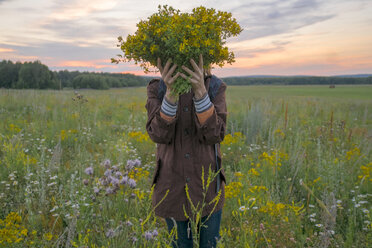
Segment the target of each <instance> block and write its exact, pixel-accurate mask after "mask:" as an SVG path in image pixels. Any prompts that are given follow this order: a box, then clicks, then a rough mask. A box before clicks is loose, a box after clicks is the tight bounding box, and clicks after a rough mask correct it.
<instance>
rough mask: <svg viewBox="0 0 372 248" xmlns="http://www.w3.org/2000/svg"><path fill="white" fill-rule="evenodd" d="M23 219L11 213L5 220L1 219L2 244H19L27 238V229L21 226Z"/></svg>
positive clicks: (0, 233) (0, 242)
mask: <svg viewBox="0 0 372 248" xmlns="http://www.w3.org/2000/svg"><path fill="white" fill-rule="evenodd" d="M21 222H22V218H21V216H19V215H18V213H16V212H10V213H9V214H8V215H7V216H6V217H5V219H4V220H2V219H0V244H3V243H5V244H12V243H19V242H21V241H22V240H24V238H25V237H27V233H28V231H27V229H26V228H25V227H24V226H22V225H21Z"/></svg>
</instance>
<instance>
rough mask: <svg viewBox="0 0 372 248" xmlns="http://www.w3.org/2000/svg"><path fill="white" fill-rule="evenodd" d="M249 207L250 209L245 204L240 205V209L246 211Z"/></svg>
mask: <svg viewBox="0 0 372 248" xmlns="http://www.w3.org/2000/svg"><path fill="white" fill-rule="evenodd" d="M247 209H248V208H246V207H245V206H240V207H239V210H240V211H242V212H243V211H245V210H247Z"/></svg>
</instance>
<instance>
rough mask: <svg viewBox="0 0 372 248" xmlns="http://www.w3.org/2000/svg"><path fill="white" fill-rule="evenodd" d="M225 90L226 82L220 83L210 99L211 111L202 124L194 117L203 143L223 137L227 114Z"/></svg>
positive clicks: (215, 141)
mask: <svg viewBox="0 0 372 248" xmlns="http://www.w3.org/2000/svg"><path fill="white" fill-rule="evenodd" d="M225 91H226V84H225V83H221V85H220V87H219V89H218V92H217V95H216V96H215V98H214V99H213V101H212V104H213V105H212V106H213V107H214V109H213V112H212V114H211V115H210V116H209V117H208V119H207V120H205V122H204V123H203V124H200V122H199V118H198V117H197V116H195V118H194V119H195V124H196V130H197V132H196V133H197V135H198V138H199V140H200V141H201V142H203V143H205V144H209V145H213V144H216V143H220V142H222V141H223V138H224V137H225V130H226V116H227V107H226V99H225ZM195 115H197V114H195Z"/></svg>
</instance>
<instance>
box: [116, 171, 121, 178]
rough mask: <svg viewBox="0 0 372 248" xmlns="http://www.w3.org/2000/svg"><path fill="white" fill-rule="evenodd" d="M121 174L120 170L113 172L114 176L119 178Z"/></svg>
mask: <svg viewBox="0 0 372 248" xmlns="http://www.w3.org/2000/svg"><path fill="white" fill-rule="evenodd" d="M122 175H123V174H122V173H121V172H120V171H117V172H115V176H116V177H118V178H120V177H121V176H122Z"/></svg>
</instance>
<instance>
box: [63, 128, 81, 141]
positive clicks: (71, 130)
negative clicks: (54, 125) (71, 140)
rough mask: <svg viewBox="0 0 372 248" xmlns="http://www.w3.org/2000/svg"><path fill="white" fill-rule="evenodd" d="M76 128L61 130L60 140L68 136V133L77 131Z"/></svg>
mask: <svg viewBox="0 0 372 248" xmlns="http://www.w3.org/2000/svg"><path fill="white" fill-rule="evenodd" d="M77 132H78V130H76V129H69V130H63V129H62V130H61V133H60V137H61V140H62V141H64V140H66V139H67V138H68V133H77Z"/></svg>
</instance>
